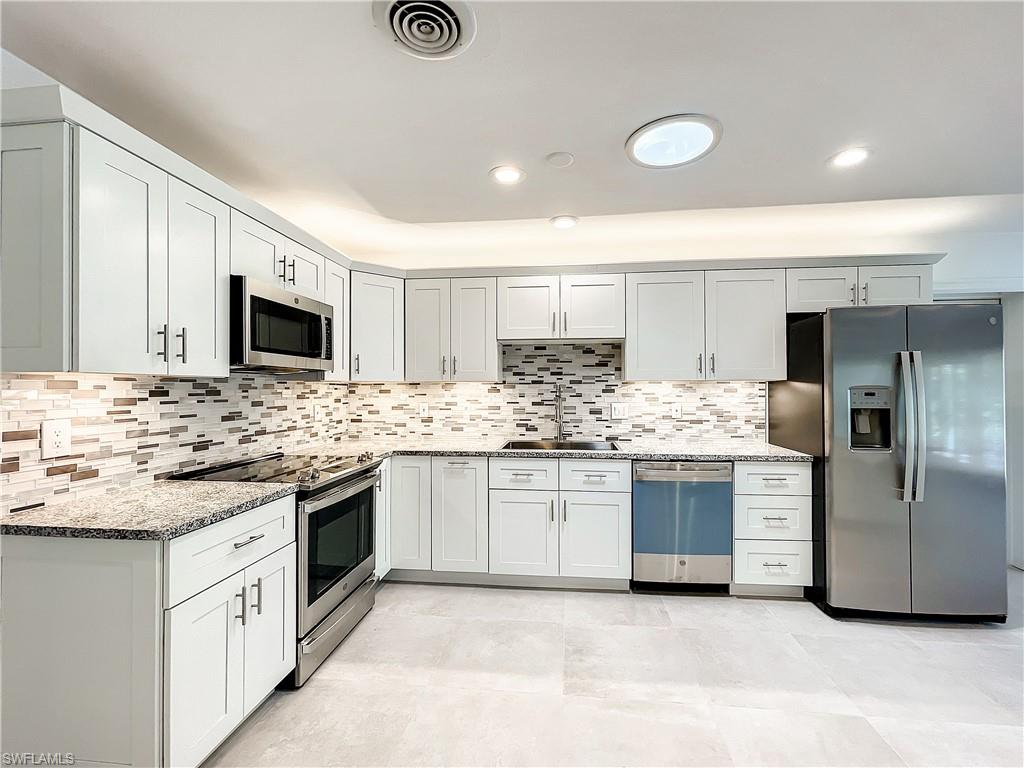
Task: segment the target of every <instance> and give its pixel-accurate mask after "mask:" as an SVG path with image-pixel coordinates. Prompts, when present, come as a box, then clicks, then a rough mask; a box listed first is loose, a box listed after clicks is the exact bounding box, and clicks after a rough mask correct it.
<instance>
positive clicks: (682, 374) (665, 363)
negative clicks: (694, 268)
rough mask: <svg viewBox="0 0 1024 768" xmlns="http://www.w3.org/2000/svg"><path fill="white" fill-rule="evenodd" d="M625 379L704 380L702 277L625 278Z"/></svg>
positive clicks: (653, 274) (664, 274) (660, 275)
mask: <svg viewBox="0 0 1024 768" xmlns="http://www.w3.org/2000/svg"><path fill="white" fill-rule="evenodd" d="M625 358H626V359H625V366H626V373H625V376H626V379H627V380H632V381H643V380H648V381H680V380H681V381H686V380H690V379H703V378H704V369H705V359H704V273H703V272H650V273H640V274H630V275H626V344H625Z"/></svg>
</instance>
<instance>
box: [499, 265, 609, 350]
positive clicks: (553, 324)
mask: <svg viewBox="0 0 1024 768" xmlns="http://www.w3.org/2000/svg"><path fill="white" fill-rule="evenodd" d="M625 333H626V295H625V275H621V274H609V275H562V276H561V277H558V276H551V275H548V276H540V277H499V278H498V338H499V339H502V340H514V339H621V338H622V337H623V336H625Z"/></svg>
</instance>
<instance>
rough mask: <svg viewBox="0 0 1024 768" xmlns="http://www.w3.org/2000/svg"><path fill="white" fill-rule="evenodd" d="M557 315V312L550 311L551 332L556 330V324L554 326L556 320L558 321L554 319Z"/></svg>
mask: <svg viewBox="0 0 1024 768" xmlns="http://www.w3.org/2000/svg"><path fill="white" fill-rule="evenodd" d="M557 317H558V313H557V312H552V313H551V332H552V333H554V332H555V331H557V330H558V326H556V325H555V323H557V322H558V321H557V320H556V319H555V318H557Z"/></svg>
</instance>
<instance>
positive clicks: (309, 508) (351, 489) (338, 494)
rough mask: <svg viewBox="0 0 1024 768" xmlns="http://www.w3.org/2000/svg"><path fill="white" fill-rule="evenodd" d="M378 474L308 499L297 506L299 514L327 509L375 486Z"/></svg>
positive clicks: (375, 473) (372, 474)
mask: <svg viewBox="0 0 1024 768" xmlns="http://www.w3.org/2000/svg"><path fill="white" fill-rule="evenodd" d="M379 474H380V473H379V472H371V473H370V474H368V475H363V476H362V477H360V478H358V479H356V480H353V481H352V482H351V483H349V484H348V485H343V486H341V488H337V489H335V490H333V491H331V492H330V493H327V494H325V495H323V496H314V497H313V498H312V499H308V500H306V501H303V502H302V503H300V504H299V514H302V515H310V514H312V513H313V512H318V511H320V510H321V509H323V508H324V507H329V506H331V505H332V504H337V503H338V502H339V501H344V500H345V499H347V498H349V497H350V496H355V495H356V494H357V493H359V492H360V491H365V490H366V489H367V488H372V487H373V486H375V485H376V484H377V477H378V475H379Z"/></svg>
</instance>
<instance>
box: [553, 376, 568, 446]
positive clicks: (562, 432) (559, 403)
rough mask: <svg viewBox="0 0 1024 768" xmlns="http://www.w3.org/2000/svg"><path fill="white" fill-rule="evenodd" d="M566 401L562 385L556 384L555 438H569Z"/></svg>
mask: <svg viewBox="0 0 1024 768" xmlns="http://www.w3.org/2000/svg"><path fill="white" fill-rule="evenodd" d="M564 425H565V402H564V401H563V399H562V385H561V384H555V439H556V440H559V441H561V440H568V439H569V433H568V432H567V431H566V429H565V426H564Z"/></svg>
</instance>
